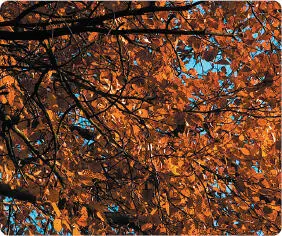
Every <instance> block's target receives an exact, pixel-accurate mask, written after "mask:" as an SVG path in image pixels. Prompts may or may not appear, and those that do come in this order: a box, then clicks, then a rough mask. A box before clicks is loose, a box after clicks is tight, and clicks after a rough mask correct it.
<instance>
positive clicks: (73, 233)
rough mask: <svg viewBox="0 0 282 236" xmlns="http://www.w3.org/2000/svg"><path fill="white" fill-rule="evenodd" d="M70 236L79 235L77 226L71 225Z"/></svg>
mask: <svg viewBox="0 0 282 236" xmlns="http://www.w3.org/2000/svg"><path fill="white" fill-rule="evenodd" d="M72 235H80V231H79V227H78V225H77V224H74V225H73V230H72Z"/></svg>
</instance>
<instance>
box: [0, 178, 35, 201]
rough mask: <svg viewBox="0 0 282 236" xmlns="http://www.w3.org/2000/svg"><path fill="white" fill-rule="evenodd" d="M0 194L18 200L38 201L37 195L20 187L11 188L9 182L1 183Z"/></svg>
mask: <svg viewBox="0 0 282 236" xmlns="http://www.w3.org/2000/svg"><path fill="white" fill-rule="evenodd" d="M0 195H3V196H5V197H12V198H15V199H17V200H22V201H28V202H31V203H35V202H36V196H34V195H33V194H31V193H29V192H28V191H27V190H24V189H19V188H17V189H11V187H10V186H9V185H8V184H2V183H0Z"/></svg>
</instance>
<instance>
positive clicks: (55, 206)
mask: <svg viewBox="0 0 282 236" xmlns="http://www.w3.org/2000/svg"><path fill="white" fill-rule="evenodd" d="M51 205H52V207H53V209H54V211H55V213H56V215H57V216H58V217H60V216H61V212H60V210H59V208H58V207H57V204H56V203H54V202H51Z"/></svg>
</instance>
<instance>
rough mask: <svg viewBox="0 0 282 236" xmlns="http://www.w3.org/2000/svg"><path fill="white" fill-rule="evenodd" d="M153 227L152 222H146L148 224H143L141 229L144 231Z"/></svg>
mask: <svg viewBox="0 0 282 236" xmlns="http://www.w3.org/2000/svg"><path fill="white" fill-rule="evenodd" d="M152 227H153V225H152V224H151V223H146V224H144V225H142V226H141V229H142V231H144V230H148V229H151V228H152Z"/></svg>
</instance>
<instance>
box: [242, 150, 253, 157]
mask: <svg viewBox="0 0 282 236" xmlns="http://www.w3.org/2000/svg"><path fill="white" fill-rule="evenodd" d="M241 152H242V153H243V154H244V155H246V156H249V155H250V154H251V153H250V151H249V150H248V149H247V148H241Z"/></svg>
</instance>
